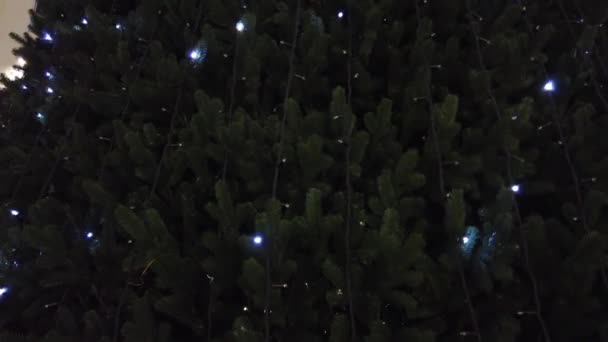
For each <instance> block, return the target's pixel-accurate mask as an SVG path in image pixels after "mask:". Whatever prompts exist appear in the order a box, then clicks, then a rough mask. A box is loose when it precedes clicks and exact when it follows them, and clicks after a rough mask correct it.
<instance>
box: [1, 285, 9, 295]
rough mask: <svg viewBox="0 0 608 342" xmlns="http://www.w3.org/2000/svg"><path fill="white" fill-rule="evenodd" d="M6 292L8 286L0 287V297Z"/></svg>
mask: <svg viewBox="0 0 608 342" xmlns="http://www.w3.org/2000/svg"><path fill="white" fill-rule="evenodd" d="M7 292H8V287H1V288H0V298H2V297H4V295H5V294H6V293H7Z"/></svg>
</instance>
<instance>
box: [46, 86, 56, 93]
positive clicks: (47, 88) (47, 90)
mask: <svg viewBox="0 0 608 342" xmlns="http://www.w3.org/2000/svg"><path fill="white" fill-rule="evenodd" d="M46 92H47V93H48V94H53V93H54V92H55V91H54V90H53V88H51V87H46Z"/></svg>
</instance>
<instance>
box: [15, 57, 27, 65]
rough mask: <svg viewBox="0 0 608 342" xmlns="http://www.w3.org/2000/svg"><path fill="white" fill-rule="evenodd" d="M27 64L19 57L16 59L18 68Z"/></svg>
mask: <svg viewBox="0 0 608 342" xmlns="http://www.w3.org/2000/svg"><path fill="white" fill-rule="evenodd" d="M26 64H27V62H26V61H25V59H23V57H19V58H17V65H18V66H20V67H24V66H25V65H26Z"/></svg>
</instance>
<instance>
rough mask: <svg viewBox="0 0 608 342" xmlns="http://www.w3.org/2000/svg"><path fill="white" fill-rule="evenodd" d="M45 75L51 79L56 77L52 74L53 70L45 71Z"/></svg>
mask: <svg viewBox="0 0 608 342" xmlns="http://www.w3.org/2000/svg"><path fill="white" fill-rule="evenodd" d="M44 76H45V77H46V78H48V79H49V80H52V79H53V78H54V76H53V74H51V72H50V71H47V72H45V73H44Z"/></svg>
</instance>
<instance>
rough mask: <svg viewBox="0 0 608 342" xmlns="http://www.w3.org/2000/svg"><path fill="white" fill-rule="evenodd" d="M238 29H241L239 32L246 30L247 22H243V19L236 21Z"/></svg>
mask: <svg viewBox="0 0 608 342" xmlns="http://www.w3.org/2000/svg"><path fill="white" fill-rule="evenodd" d="M236 30H237V31H239V32H243V31H245V24H244V23H243V21H242V20H239V21H238V22H237V23H236Z"/></svg>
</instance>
